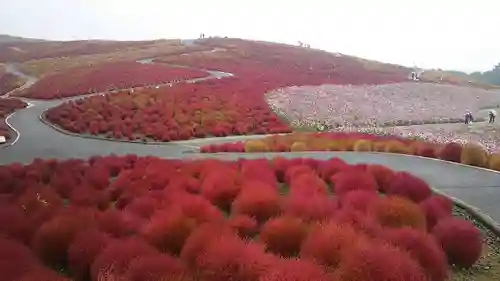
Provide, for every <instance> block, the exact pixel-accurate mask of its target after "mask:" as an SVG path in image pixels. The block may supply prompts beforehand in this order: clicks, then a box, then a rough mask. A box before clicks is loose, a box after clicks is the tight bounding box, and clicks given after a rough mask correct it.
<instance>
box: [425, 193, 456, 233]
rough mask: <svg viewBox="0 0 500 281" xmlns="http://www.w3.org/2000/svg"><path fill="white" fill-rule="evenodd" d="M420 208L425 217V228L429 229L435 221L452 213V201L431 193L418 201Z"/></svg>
mask: <svg viewBox="0 0 500 281" xmlns="http://www.w3.org/2000/svg"><path fill="white" fill-rule="evenodd" d="M420 208H421V209H422V211H423V212H424V213H425V217H426V219H427V229H428V230H429V231H430V230H432V228H434V226H435V225H436V223H437V222H438V221H439V220H441V219H443V218H447V217H450V216H451V215H452V209H453V202H452V201H451V200H450V199H449V198H447V197H445V196H442V195H432V196H431V197H429V198H427V199H425V200H424V201H422V202H421V203H420Z"/></svg>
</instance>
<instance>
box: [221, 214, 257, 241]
mask: <svg viewBox="0 0 500 281" xmlns="http://www.w3.org/2000/svg"><path fill="white" fill-rule="evenodd" d="M228 223H229V226H231V227H232V228H233V229H235V230H236V232H238V235H240V237H242V238H250V237H253V236H254V235H255V234H257V232H258V231H259V224H258V223H257V221H256V220H255V219H254V218H251V217H249V216H247V215H235V216H232V217H230V218H229V220H228Z"/></svg>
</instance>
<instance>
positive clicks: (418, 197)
mask: <svg viewBox="0 0 500 281" xmlns="http://www.w3.org/2000/svg"><path fill="white" fill-rule="evenodd" d="M386 193H387V194H389V195H398V196H402V197H406V198H408V199H410V200H412V201H413V202H416V203H420V202H422V201H424V200H425V199H427V198H428V197H430V196H431V195H432V190H431V188H430V187H429V185H428V184H427V183H426V182H425V181H423V180H422V179H420V178H418V177H416V176H414V175H412V174H410V173H407V172H397V173H396V174H395V175H394V177H393V178H392V181H391V183H390V185H389V188H388V190H387V192H386Z"/></svg>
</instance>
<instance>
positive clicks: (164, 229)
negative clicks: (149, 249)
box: [141, 210, 196, 254]
mask: <svg viewBox="0 0 500 281" xmlns="http://www.w3.org/2000/svg"><path fill="white" fill-rule="evenodd" d="M195 227H196V221H195V220H193V219H192V218H190V217H188V216H186V215H185V214H184V213H183V212H181V211H178V210H165V211H160V212H158V213H156V214H154V215H153V217H152V218H151V221H150V222H149V223H148V224H147V225H145V226H144V228H143V229H142V231H141V235H142V237H144V239H145V240H146V241H147V242H149V243H150V244H151V245H153V246H154V247H156V248H157V249H158V250H160V251H163V252H167V253H172V254H179V253H180V251H181V250H182V246H184V242H185V241H186V239H187V238H188V236H189V234H191V232H192V231H193V229H194V228H195Z"/></svg>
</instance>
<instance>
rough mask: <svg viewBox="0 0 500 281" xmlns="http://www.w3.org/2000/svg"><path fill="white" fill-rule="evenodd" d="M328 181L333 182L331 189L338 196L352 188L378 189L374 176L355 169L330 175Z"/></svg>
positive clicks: (352, 189)
mask: <svg viewBox="0 0 500 281" xmlns="http://www.w3.org/2000/svg"><path fill="white" fill-rule="evenodd" d="M330 181H331V182H332V183H333V190H334V191H335V193H336V194H337V195H338V196H340V197H342V196H344V195H346V194H347V193H348V192H350V191H354V190H366V191H377V190H378V186H377V182H376V181H375V178H374V177H373V176H372V175H371V174H370V173H368V172H362V171H357V170H348V171H343V172H339V173H336V174H335V175H334V176H332V177H331V179H330Z"/></svg>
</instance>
